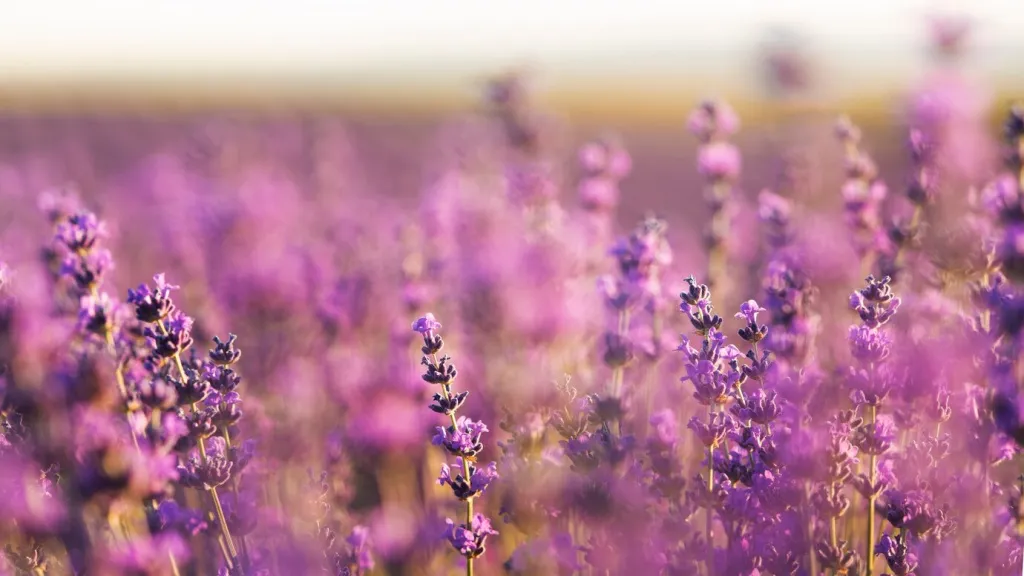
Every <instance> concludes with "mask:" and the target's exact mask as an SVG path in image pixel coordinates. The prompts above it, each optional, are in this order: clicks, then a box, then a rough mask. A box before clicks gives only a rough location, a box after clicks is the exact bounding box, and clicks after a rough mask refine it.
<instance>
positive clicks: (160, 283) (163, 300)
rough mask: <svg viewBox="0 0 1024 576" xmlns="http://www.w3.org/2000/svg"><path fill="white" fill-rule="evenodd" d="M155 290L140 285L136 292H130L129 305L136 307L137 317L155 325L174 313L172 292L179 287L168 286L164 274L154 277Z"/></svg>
mask: <svg viewBox="0 0 1024 576" xmlns="http://www.w3.org/2000/svg"><path fill="white" fill-rule="evenodd" d="M153 282H154V283H155V288H154V289H150V287H149V286H147V285H145V284H140V285H139V287H138V288H137V289H135V290H131V289H129V290H128V303H129V304H134V305H135V317H136V318H138V319H139V320H141V321H142V322H151V323H155V322H158V321H160V320H163V319H164V318H167V316H169V315H170V314H171V313H172V312H174V310H175V307H174V303H173V302H171V290H177V289H178V286H174V285H171V284H168V283H167V281H166V279H165V277H164V275H163V274H157V275H156V276H153Z"/></svg>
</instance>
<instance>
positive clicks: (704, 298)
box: [679, 276, 723, 336]
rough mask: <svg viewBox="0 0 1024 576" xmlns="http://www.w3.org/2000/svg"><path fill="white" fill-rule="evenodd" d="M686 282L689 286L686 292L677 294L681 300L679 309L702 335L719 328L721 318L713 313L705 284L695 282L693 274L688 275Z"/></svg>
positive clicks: (709, 292)
mask: <svg viewBox="0 0 1024 576" xmlns="http://www.w3.org/2000/svg"><path fill="white" fill-rule="evenodd" d="M686 283H687V284H689V286H690V287H689V289H688V290H687V291H686V292H682V293H680V294H679V298H680V299H681V300H682V302H681V303H680V304H679V310H680V311H682V312H683V313H684V314H686V315H687V316H688V317H689V318H690V324H692V325H693V328H694V329H695V330H696V331H697V333H698V334H700V335H702V336H704V335H706V334H708V333H709V332H710V331H712V330H718V329H719V328H721V327H722V322H723V319H722V317H720V316H718V315H717V314H715V313H714V306H713V305H712V304H711V290H710V289H709V288H708V287H707V285H706V284H697V280H696V278H694V277H693V276H689V277H688V278H687V279H686Z"/></svg>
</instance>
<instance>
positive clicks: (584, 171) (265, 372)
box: [0, 39, 1024, 576]
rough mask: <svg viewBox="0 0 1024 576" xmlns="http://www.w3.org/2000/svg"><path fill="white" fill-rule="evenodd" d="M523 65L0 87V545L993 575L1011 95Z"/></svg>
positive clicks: (160, 569) (1012, 148) (946, 83)
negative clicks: (203, 86)
mask: <svg viewBox="0 0 1024 576" xmlns="http://www.w3.org/2000/svg"><path fill="white" fill-rule="evenodd" d="M940 40H941V39H940ZM951 42H952V41H951ZM940 44H941V42H940ZM950 50H952V49H951V48H950ZM797 72H799V70H798V69H795V68H792V67H782V68H780V71H779V75H780V76H779V78H778V80H779V82H780V83H783V84H786V83H788V84H787V86H789V88H790V89H792V90H793V91H798V90H799V89H801V88H802V85H801V82H800V81H801V77H800V75H799V74H798V73H797ZM524 86H525V85H524V84H523V83H521V78H520V77H517V76H514V75H512V76H502V77H498V79H497V80H495V82H494V83H493V84H491V85H490V86H489V87H488V91H487V92H486V93H485V94H482V95H481V98H480V103H479V106H477V107H476V108H474V109H467V110H465V111H463V112H461V113H458V114H452V115H444V116H438V117H417V118H412V117H399V116H395V117H392V118H387V117H384V116H374V117H369V116H358V115H355V116H353V115H347V116H346V115H341V114H337V115H331V114H326V113H312V112H310V113H299V112H294V113H287V114H286V113H264V114H255V113H251V114H242V113H208V114H192V115H184V114H177V115H166V116H163V117H160V116H156V115H148V116H131V115H128V114H123V115H99V114H96V115H86V114H83V113H77V114H72V113H68V114H63V115H62V114H50V115H41V114H36V115H32V114H22V115H17V116H14V115H8V116H6V117H4V118H0V230H2V234H0V399H2V404H0V540H3V542H4V555H3V557H2V559H0V574H19V575H20V574H30V575H33V576H38V575H44V574H45V575H63V574H75V575H84V574H95V575H111V576H118V575H124V576H128V575H154V576H155V575H174V576H183V575H197V576H199V575H202V576H205V575H214V574H216V575H227V576H235V575H247V576H248V575H260V576H270V575H273V576H290V575H307V574H310V575H311V574H332V575H335V576H341V575H353V574H362V575H378V574H409V575H446V574H466V575H467V576H473V575H474V574H476V575H478V576H486V575H491V574H524V575H537V576H548V575H559V576H561V575H577V574H578V575H588V576H590V575H594V576H598V575H602V576H611V575H619V574H643V575H647V574H651V575H666V576H667V575H673V576H674V575H698V574H702V575H707V576H755V575H757V576H760V575H776V576H783V575H785V576H793V575H800V576H819V575H821V574H828V575H830V576H831V575H841V574H850V575H853V574H867V575H869V576H872V575H875V576H881V575H886V574H891V575H896V576H908V575H913V574H916V575H918V576H931V575H954V574H956V575H963V574H977V575H984V576H999V575H1004V574H1005V575H1010V574H1017V573H1022V572H1021V571H1022V570H1024V556H1022V542H1024V540H1022V534H1024V528H1022V527H1024V512H1022V508H1021V496H1022V490H1024V484H1022V483H1024V480H1020V478H1024V476H1021V474H1022V472H1024V469H1022V460H1021V458H1020V448H1021V446H1022V445H1024V421H1022V416H1021V414H1022V413H1021V405H1022V402H1024V400H1022V396H1021V394H1020V383H1021V381H1022V379H1024V366H1022V365H1021V362H1020V358H1021V342H1022V334H1021V331H1022V328H1024V307H1022V306H1021V302H1022V298H1024V242H1022V241H1021V234H1022V231H1024V203H1022V198H1024V196H1022V182H1024V172H1022V167H1021V164H1022V162H1021V158H1022V157H1024V108H1021V107H1020V106H1002V105H996V103H994V102H993V101H992V100H991V99H990V98H988V93H987V92H986V90H985V87H984V86H980V85H977V84H975V83H972V82H970V81H967V80H966V79H965V78H964V77H961V76H959V75H957V74H956V73H955V70H954V69H953V68H950V69H946V70H943V71H941V72H939V73H936V75H935V76H934V78H933V79H932V83H930V84H922V85H921V86H920V87H918V88H916V89H915V90H914V91H912V92H910V93H908V94H906V95H905V97H904V98H901V99H895V100H894V101H892V102H890V103H889V105H890V108H889V110H891V111H893V112H892V113H891V114H887V115H879V114H867V113H862V114H854V115H853V116H852V117H848V116H846V115H845V114H844V112H845V111H844V110H838V109H836V110H831V109H828V107H827V106H820V107H816V108H815V110H814V111H808V108H807V107H801V106H796V105H794V106H792V107H787V106H785V105H782V106H779V105H778V104H779V102H774V104H773V105H774V106H775V108H773V109H774V110H781V111H782V112H783V113H777V114H757V111H756V110H752V111H751V113H752V114H751V115H752V116H754V117H755V118H756V120H754V121H751V122H750V123H747V122H744V120H743V118H742V115H741V114H737V112H736V111H735V110H733V108H732V107H730V105H729V104H728V103H727V102H724V101H721V100H714V99H710V100H706V101H700V102H697V101H695V102H681V103H680V104H679V107H678V110H677V111H675V113H670V114H667V115H666V119H665V122H664V124H663V125H660V126H652V125H644V126H639V125H635V124H626V125H622V126H615V125H607V126H596V125H593V123H589V122H588V123H583V122H576V123H574V122H572V121H571V120H570V119H567V118H561V117H559V116H558V115H555V114H552V113H550V112H549V111H547V110H546V109H545V108H544V107H543V106H541V105H539V104H538V103H537V101H536V100H534V99H532V97H531V93H530V92H529V91H527V90H525V88H524ZM782 88H786V86H783V87H782ZM782 92H785V90H782ZM777 97H778V98H779V99H781V101H782V102H783V104H785V103H786V102H788V101H787V100H785V97H786V94H779V95H777ZM766 106H767V104H766ZM853 112H857V111H853ZM994 116H997V117H998V118H999V119H1000V122H999V123H998V124H996V123H993V122H992V121H991V119H992V118H993V117H994Z"/></svg>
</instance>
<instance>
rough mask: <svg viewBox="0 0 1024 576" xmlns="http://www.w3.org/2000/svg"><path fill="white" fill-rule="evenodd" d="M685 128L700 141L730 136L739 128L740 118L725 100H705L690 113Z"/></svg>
mask: <svg viewBox="0 0 1024 576" xmlns="http://www.w3.org/2000/svg"><path fill="white" fill-rule="evenodd" d="M686 124H687V128H688V129H689V130H690V132H691V133H692V134H693V135H694V136H696V137H697V139H698V140H700V141H701V142H710V141H711V140H714V139H718V138H727V137H729V136H732V135H733V134H735V133H736V132H737V131H739V128H740V119H739V116H737V115H736V112H735V111H733V109H732V107H730V106H729V105H728V104H726V103H725V102H721V101H715V100H706V101H704V102H701V104H700V105H699V106H697V108H696V109H695V110H694V111H693V112H691V113H690V117H689V119H688V120H687V123H686Z"/></svg>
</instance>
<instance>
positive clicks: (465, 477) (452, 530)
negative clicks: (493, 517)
mask: <svg viewBox="0 0 1024 576" xmlns="http://www.w3.org/2000/svg"><path fill="white" fill-rule="evenodd" d="M412 330H413V332H418V333H419V334H420V335H422V336H423V346H422V347H421V349H420V350H421V351H422V352H423V358H422V362H421V363H422V364H423V365H424V366H426V371H425V372H424V374H423V380H424V381H426V382H427V383H429V384H432V385H436V386H440V387H441V391H440V392H438V393H435V394H434V402H433V404H431V405H430V409H431V410H433V411H434V412H437V413H438V414H441V415H444V416H447V417H448V418H449V419H450V421H451V424H450V425H446V426H438V427H437V433H436V434H435V435H434V439H433V444H434V445H435V446H442V447H444V449H445V451H446V452H447V453H448V454H450V455H452V456H455V470H457V472H455V474H454V475H453V474H452V473H453V469H452V468H451V467H450V466H449V465H448V464H447V463H445V464H442V465H441V474H440V476H438V479H437V483H438V484H440V485H441V486H445V485H447V486H449V487H450V488H451V489H452V493H453V494H454V495H455V497H456V498H457V499H459V500H460V501H462V502H465V503H466V521H465V522H464V523H462V524H456V523H455V521H453V520H451V519H448V520H446V522H447V526H448V528H447V529H446V531H445V538H447V539H448V542H449V543H451V545H452V547H453V548H455V549H456V550H457V551H458V552H459V554H461V555H462V556H464V557H465V558H466V574H467V576H471V575H472V574H473V560H474V559H476V558H478V557H480V556H481V555H483V553H484V551H485V549H486V548H485V544H486V542H487V537H488V536H494V535H497V534H498V532H497V530H495V529H494V528H493V527H492V526H491V522H490V520H488V519H487V518H486V517H485V516H484V515H483V514H480V513H474V511H473V503H474V501H475V499H476V498H477V497H478V496H480V495H481V494H483V492H484V491H485V490H486V489H487V487H488V486H490V485H491V483H492V482H493V481H494V480H495V479H497V478H498V469H497V464H496V463H494V462H491V463H489V464H487V465H480V464H479V462H478V461H477V457H478V456H479V454H480V452H481V451H482V450H483V442H482V441H481V438H482V436H483V434H484V433H485V432H487V431H488V428H487V426H486V425H485V424H484V423H483V422H477V421H474V420H470V419H469V418H467V417H466V416H456V413H457V412H458V410H459V409H460V408H461V407H462V405H463V403H464V402H465V401H466V396H467V395H468V391H463V392H460V393H458V394H456V393H455V392H453V390H452V383H453V382H454V381H455V377H456V376H457V375H458V370H456V369H455V366H454V365H453V364H452V363H451V358H449V357H448V356H441V357H440V358H438V356H437V354H438V353H439V352H440V351H441V350H442V349H443V348H444V340H443V339H442V338H441V334H440V333H439V331H440V330H441V323H440V322H438V321H437V320H435V319H434V315H433V314H429V313H428V314H426V315H424V316H422V317H420V318H418V319H417V320H416V321H415V322H413V324H412Z"/></svg>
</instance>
